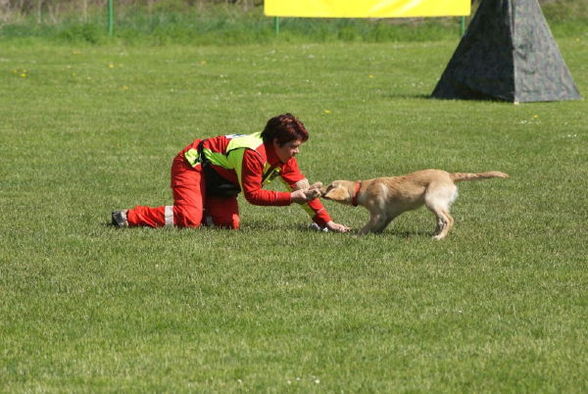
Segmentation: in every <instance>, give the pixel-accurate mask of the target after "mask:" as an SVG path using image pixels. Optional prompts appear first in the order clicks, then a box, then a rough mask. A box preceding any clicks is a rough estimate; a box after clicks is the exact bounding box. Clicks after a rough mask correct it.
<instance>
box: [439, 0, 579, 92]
mask: <svg viewBox="0 0 588 394" xmlns="http://www.w3.org/2000/svg"><path fill="white" fill-rule="evenodd" d="M432 97H435V98H442V99H490V100H504V101H510V102H515V103H518V102H521V103H522V102H532V101H561V100H577V99H581V96H580V93H579V92H578V89H577V88H576V85H575V83H574V80H573V78H572V75H571V74H570V71H569V70H568V67H567V66H566V64H565V62H564V60H563V58H562V57H561V53H560V51H559V48H558V47H557V44H556V43H555V40H554V39H553V35H552V34H551V30H550V29H549V26H548V25H547V21H546V20H545V17H544V16H543V12H542V11H541V7H540V6H539V3H537V0H482V2H481V4H480V6H479V7H478V10H477V12H476V14H475V15H474V17H473V18H472V21H471V22H470V24H469V26H468V29H467V31H466V33H465V35H464V36H463V38H462V40H461V42H460V43H459V46H458V47H457V49H456V50H455V53H454V54H453V57H452V58H451V60H450V61H449V64H448V65H447V67H446V69H445V72H443V75H442V76H441V79H440V80H439V82H438V83H437V86H436V87H435V90H434V91H433V94H432Z"/></svg>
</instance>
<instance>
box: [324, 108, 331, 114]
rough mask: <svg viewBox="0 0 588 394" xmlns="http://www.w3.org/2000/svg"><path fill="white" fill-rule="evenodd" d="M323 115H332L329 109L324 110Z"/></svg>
mask: <svg viewBox="0 0 588 394" xmlns="http://www.w3.org/2000/svg"><path fill="white" fill-rule="evenodd" d="M323 113H325V114H326V115H329V114H331V113H332V111H331V110H330V109H325V110H324V111H323Z"/></svg>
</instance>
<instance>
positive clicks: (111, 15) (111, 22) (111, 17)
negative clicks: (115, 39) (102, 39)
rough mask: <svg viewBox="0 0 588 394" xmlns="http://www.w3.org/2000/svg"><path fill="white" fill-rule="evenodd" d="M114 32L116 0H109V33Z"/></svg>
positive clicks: (110, 34)
mask: <svg viewBox="0 0 588 394" xmlns="http://www.w3.org/2000/svg"><path fill="white" fill-rule="evenodd" d="M113 34H114V0H108V35H109V36H112V35H113Z"/></svg>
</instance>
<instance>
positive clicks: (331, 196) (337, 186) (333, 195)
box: [321, 180, 355, 205]
mask: <svg viewBox="0 0 588 394" xmlns="http://www.w3.org/2000/svg"><path fill="white" fill-rule="evenodd" d="M354 185H355V182H351V181H342V180H338V181H333V182H331V183H329V184H328V185H326V186H323V187H322V188H321V197H322V198H324V199H327V200H332V201H336V202H339V203H341V204H349V205H351V202H352V201H353V197H354Z"/></svg>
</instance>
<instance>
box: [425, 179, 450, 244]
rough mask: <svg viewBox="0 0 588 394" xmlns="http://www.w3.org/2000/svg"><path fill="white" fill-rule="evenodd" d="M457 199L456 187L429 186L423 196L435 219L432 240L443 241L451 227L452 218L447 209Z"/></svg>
mask: <svg viewBox="0 0 588 394" xmlns="http://www.w3.org/2000/svg"><path fill="white" fill-rule="evenodd" d="M456 198H457V187H456V186H455V185H453V184H451V185H447V184H445V185H441V186H436V185H433V184H432V185H429V190H427V194H426V196H425V204H426V206H427V208H429V210H430V211H431V212H433V213H434V214H435V216H436V218H437V227H436V229H435V234H434V236H433V239H437V240H440V239H443V238H445V237H446V236H447V233H448V232H449V230H451V228H452V227H453V223H454V220H453V217H451V215H450V214H449V208H450V207H451V204H452V203H453V201H455V199H456Z"/></svg>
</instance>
